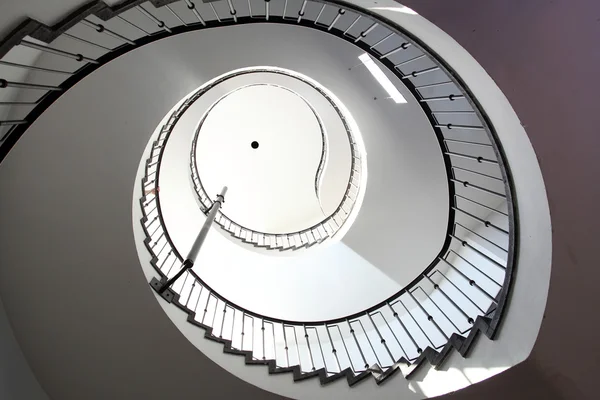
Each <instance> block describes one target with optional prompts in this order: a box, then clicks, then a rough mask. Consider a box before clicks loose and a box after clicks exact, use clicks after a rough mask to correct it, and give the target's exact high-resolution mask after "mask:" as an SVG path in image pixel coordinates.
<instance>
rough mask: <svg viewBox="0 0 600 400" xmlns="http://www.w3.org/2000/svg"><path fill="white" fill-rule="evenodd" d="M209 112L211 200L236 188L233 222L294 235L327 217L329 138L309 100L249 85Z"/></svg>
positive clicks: (200, 155) (205, 135) (203, 174)
mask: <svg viewBox="0 0 600 400" xmlns="http://www.w3.org/2000/svg"><path fill="white" fill-rule="evenodd" d="M264 83H268V82H264ZM206 112H208V114H207V115H206V117H205V119H204V122H203V123H202V126H201V127H200V129H199V135H198V141H197V149H196V160H197V161H196V163H197V164H198V174H199V176H200V179H201V180H202V184H203V185H204V187H205V190H206V191H207V193H209V195H210V196H212V193H217V192H216V191H217V190H218V187H222V186H227V187H228V188H229V192H228V195H227V214H226V215H227V216H228V218H230V219H231V220H232V221H235V222H236V223H238V224H240V225H242V226H245V227H246V228H249V229H252V230H255V231H258V232H265V233H288V232H297V231H301V230H303V229H306V228H309V227H311V226H313V225H315V224H317V223H319V222H320V221H322V220H323V219H324V218H325V217H326V215H324V213H323V211H322V210H321V206H320V203H319V199H318V197H317V193H316V190H315V179H316V176H317V170H318V168H319V163H320V161H321V154H322V152H323V138H322V134H325V133H322V132H321V127H320V125H319V121H318V119H317V116H316V115H315V114H314V113H313V110H312V109H311V108H310V105H309V104H307V103H306V101H305V100H304V99H302V97H300V96H298V95H297V94H295V93H294V92H291V91H290V90H288V89H287V88H283V87H277V86H266V85H262V86H249V87H242V88H241V89H237V90H236V91H234V92H231V93H229V94H227V95H226V97H224V98H222V99H220V100H218V102H217V103H216V104H215V105H214V107H213V108H211V109H210V111H206ZM253 141H256V142H257V143H258V145H259V147H258V148H257V149H253V148H252V147H251V146H250V143H252V142H253ZM183 154H185V153H183ZM342 196H343V192H342V194H341V195H340V197H339V200H338V201H340V200H341V197H342Z"/></svg>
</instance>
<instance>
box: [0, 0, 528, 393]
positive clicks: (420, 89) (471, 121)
mask: <svg viewBox="0 0 600 400" xmlns="http://www.w3.org/2000/svg"><path fill="white" fill-rule="evenodd" d="M272 1H273V2H276V1H279V2H283V3H284V6H283V7H281V8H279V7H271V8H269V6H268V4H269V3H268V2H265V7H264V9H263V10H248V11H249V12H244V11H243V9H244V7H245V5H246V4H248V3H247V2H246V1H242V0H230V1H227V6H228V7H227V8H228V9H229V14H228V15H219V14H218V12H217V9H216V8H215V7H213V4H212V3H210V4H209V7H210V10H212V14H211V13H210V12H206V11H207V10H206V5H204V4H202V3H198V5H196V4H195V3H194V2H192V1H190V0H185V1H165V0H160V1H155V2H152V4H156V5H157V6H160V7H159V8H157V9H155V8H153V7H152V6H151V5H150V4H148V3H150V2H147V1H144V0H125V1H124V2H122V3H120V4H119V5H116V6H114V7H111V6H107V5H106V4H104V3H103V2H101V1H96V2H92V3H89V4H87V5H85V6H83V7H81V8H80V9H78V10H76V11H75V12H74V13H71V14H70V15H69V16H68V17H67V18H66V19H64V20H63V21H61V22H59V23H58V24H57V25H55V26H53V27H47V26H45V25H43V24H41V23H39V22H37V21H34V20H31V19H29V20H27V21H25V22H24V23H23V24H21V25H19V26H18V27H17V28H16V29H15V30H14V31H13V32H11V34H9V36H8V37H7V38H6V39H4V40H2V41H0V91H1V90H3V89H4V88H7V87H8V85H9V82H8V80H7V79H3V78H2V75H1V74H2V71H3V69H2V68H24V69H35V70H36V71H38V72H39V73H40V74H42V73H48V74H53V75H52V76H53V77H56V76H57V75H59V76H64V77H65V80H64V81H62V82H61V83H56V80H54V81H53V82H52V85H47V84H45V82H37V83H35V84H33V83H32V84H28V83H24V82H10V84H11V90H15V89H16V90H19V93H25V92H26V91H30V92H31V91H35V93H38V94H39V96H38V98H37V99H27V101H7V102H2V103H0V106H1V107H11V110H13V111H14V114H16V115H9V117H10V119H7V120H6V121H2V122H5V123H4V124H2V127H1V128H0V129H7V130H0V161H1V160H2V159H3V158H4V157H5V156H6V154H7V153H8V152H9V151H10V149H11V148H12V146H13V145H14V144H15V143H16V141H17V140H18V139H19V138H20V137H21V136H22V134H23V133H24V132H25V131H26V130H27V128H28V127H29V126H31V124H32V123H33V122H34V121H35V120H36V119H37V118H38V117H39V116H40V115H41V114H42V113H43V112H44V111H45V110H46V109H47V108H48V107H49V106H50V105H51V104H52V103H53V102H54V101H56V99H58V98H59V97H60V96H61V95H62V94H63V93H65V92H66V91H68V89H70V88H71V87H72V86H73V85H74V84H75V83H77V82H79V81H80V80H81V79H83V78H85V77H86V76H87V75H88V74H89V73H91V72H93V71H94V70H95V69H97V68H99V67H100V66H102V65H104V64H106V63H107V62H109V61H111V60H113V59H114V58H116V57H119V56H120V55H122V54H124V53H126V52H128V51H131V50H133V49H135V48H138V47H140V46H143V45H145V44H148V43H151V42H153V41H156V40H159V39H162V38H164V37H167V36H170V35H175V34H180V33H183V32H189V31H193V30H199V29H205V28H212V27H217V26H226V25H235V24H247V23H265V22H274V23H279V24H291V25H300V26H304V27H307V28H311V29H316V30H319V31H322V32H326V33H329V34H332V35H335V36H337V37H339V38H341V39H343V40H346V41H347V42H349V43H353V44H354V45H355V46H357V47H359V48H361V49H362V50H364V51H365V52H367V53H369V54H370V55H371V56H372V57H374V58H376V59H378V61H379V62H380V63H382V64H383V65H384V66H385V67H387V69H388V70H389V71H390V72H391V73H393V74H395V75H396V76H397V77H398V78H399V79H401V80H402V82H403V84H404V85H405V86H406V87H407V88H408V90H409V91H411V93H412V94H413V95H414V96H415V98H416V99H417V100H418V102H419V105H420V106H421V107H422V109H423V111H424V112H425V115H426V116H427V118H428V119H429V122H430V123H431V126H432V129H433V131H434V133H435V135H436V138H437V139H438V142H439V145H440V149H441V154H442V157H443V159H444V162H445V166H446V173H447V177H448V187H449V194H450V196H449V221H448V230H447V239H446V241H445V243H444V245H443V247H442V249H441V250H440V252H439V254H438V256H437V257H436V258H435V259H434V260H433V261H432V263H431V264H430V265H428V266H426V267H425V269H424V271H423V273H422V274H420V275H419V276H418V277H416V278H415V280H414V281H413V282H411V283H410V284H409V285H407V286H406V287H405V288H403V289H402V290H401V291H399V292H398V293H396V294H395V295H393V296H391V297H390V298H388V299H385V300H384V301H382V302H380V303H379V304H376V305H374V306H372V307H369V308H368V309H366V310H362V311H360V312H358V313H355V314H353V315H351V316H346V317H343V318H337V319H332V320H327V321H311V322H308V321H284V320H280V319H277V318H270V317H268V316H264V315H261V314H260V313H256V312H252V311H251V310H247V309H245V308H243V307H241V306H238V305H236V304H234V303H232V302H230V301H228V300H227V299H226V298H224V297H223V296H221V295H219V294H218V293H217V292H215V291H214V290H213V289H212V288H210V286H208V285H207V284H206V283H205V282H204V281H203V280H202V279H201V277H200V276H198V275H197V274H196V273H195V272H194V271H193V270H191V269H190V270H188V271H187V272H185V273H184V274H182V278H181V279H180V280H179V281H177V283H176V284H174V285H173V287H172V288H171V290H172V291H173V293H175V297H174V298H173V302H174V304H176V305H177V306H178V307H180V308H182V309H183V310H185V311H186V312H188V313H190V315H191V316H193V317H194V318H193V321H194V322H195V323H197V324H199V325H201V326H203V327H205V328H207V329H210V331H209V332H210V334H211V336H212V337H213V338H214V339H215V340H222V341H223V343H224V344H225V346H226V347H228V348H230V349H232V350H236V351H246V352H247V351H250V352H251V354H253V357H254V360H258V359H264V360H265V361H269V360H273V362H274V363H275V365H276V366H277V368H286V367H292V366H296V367H297V368H298V371H299V373H300V374H301V375H304V374H311V373H313V372H312V371H313V370H323V372H324V375H323V376H325V378H321V379H322V382H323V383H326V382H330V381H331V380H334V379H337V378H339V377H342V376H346V377H347V378H348V381H349V383H350V384H353V383H356V382H357V381H359V380H361V379H363V378H364V377H366V376H368V375H373V376H374V377H375V379H376V380H377V381H378V382H381V381H383V380H384V379H386V378H387V377H389V376H391V375H392V374H393V373H394V371H396V370H397V369H398V368H400V369H401V370H402V373H403V374H404V375H407V376H410V374H411V372H412V371H413V370H414V368H413V367H414V366H416V365H418V364H419V363H420V362H422V361H423V360H425V359H428V360H429V361H430V362H432V363H433V364H434V365H437V364H438V363H441V362H442V361H443V359H444V357H445V355H447V351H445V350H443V349H447V348H455V349H456V350H457V351H459V353H460V354H462V355H465V354H466V352H467V351H468V350H469V348H470V346H471V345H472V343H473V340H472V339H473V337H474V336H475V335H476V334H477V333H478V332H481V333H484V334H485V335H486V336H488V337H490V338H493V337H494V335H495V334H496V333H497V332H498V327H499V324H500V321H501V317H502V314H503V312H504V311H505V309H506V307H505V305H506V302H507V301H508V298H509V292H510V286H511V281H512V279H513V275H514V268H515V248H516V246H517V239H518V231H517V229H518V225H517V221H516V218H515V210H516V206H517V204H516V199H515V198H514V195H513V187H512V179H511V171H510V169H509V167H508V165H507V164H506V162H505V157H504V155H503V150H502V146H501V143H500V142H499V140H498V137H497V135H496V133H495V131H494V128H493V126H492V125H491V123H490V121H489V119H488V118H487V116H486V115H485V113H484V112H483V110H482V108H481V107H480V105H479V104H478V102H477V99H476V98H475V97H474V96H473V95H472V93H471V92H470V90H469V88H468V87H467V86H466V85H465V84H464V82H462V81H461V80H460V77H459V76H458V74H457V73H456V72H455V71H453V70H452V69H451V68H450V67H449V66H448V65H446V64H445V62H444V60H443V59H441V58H440V57H438V56H437V54H435V52H433V51H432V50H431V49H430V48H428V47H427V46H426V45H425V44H424V43H422V42H421V41H420V40H419V39H418V38H416V37H414V36H413V35H411V34H410V33H409V32H407V31H406V30H404V29H403V28H402V27H401V26H398V25H396V24H394V23H393V22H391V21H389V20H386V19H385V18H384V17H381V16H380V15H377V14H376V13H374V12H372V11H370V10H365V9H360V8H358V7H357V6H354V5H351V4H347V3H345V2H343V1H338V0H327V1H319V2H317V1H309V0H304V1H302V3H301V4H294V5H292V4H288V1H287V0H272ZM140 5H141V6H142V7H143V10H144V11H145V12H144V11H141V10H140V9H139V8H136V6H140ZM163 5H170V7H172V8H171V9H168V10H167V9H166V8H165V9H163V8H162V6H163ZM201 7H204V9H202V8H201ZM281 9H283V14H277V13H278V12H280V11H278V10H281ZM129 10H130V11H129ZM165 10H166V11H165ZM169 10H170V11H169ZM133 12H141V13H143V14H144V15H145V16H146V17H147V18H148V19H149V20H151V21H152V22H153V23H155V24H156V27H154V28H153V29H149V28H148V27H141V26H138V25H135V24H134V23H133V22H132V21H130V20H129V19H128V14H127V13H133ZM162 12H173V13H176V15H177V16H178V21H179V23H177V24H176V25H174V26H166V24H165V23H164V22H163V21H162V20H161V19H160V18H162V17H161V13H162ZM184 13H185V14H184ZM317 13H318V14H317ZM213 14H214V15H213ZM315 14H317V15H316V17H315ZM92 16H94V17H93V18H96V20H97V19H100V20H102V21H107V23H109V22H110V21H112V19H113V18H114V19H115V20H119V21H121V23H122V24H123V23H126V24H128V25H130V26H133V27H134V28H136V29H137V30H138V31H139V32H138V36H136V37H133V36H131V37H128V34H125V33H124V32H121V31H120V29H119V27H118V25H116V24H115V25H114V27H113V26H111V29H110V30H108V29H106V27H104V25H103V24H100V23H94V22H92V23H93V24H94V25H92V27H93V28H94V29H95V30H96V34H97V35H109V36H112V37H113V38H120V42H121V44H119V45H118V46H117V47H114V48H111V50H106V52H105V53H104V54H103V55H102V56H100V57H98V58H95V59H94V58H91V57H86V56H84V55H82V54H79V53H78V52H75V51H69V49H68V48H64V47H62V46H59V47H56V48H55V46H56V45H55V44H53V42H54V40H55V39H57V38H60V37H62V36H63V34H64V33H66V32H67V31H68V30H69V29H70V28H71V27H74V26H77V25H84V24H85V23H84V19H89V18H92ZM186 21H187V22H186ZM88 22H90V20H88ZM86 26H88V28H89V24H86ZM26 36H30V37H31V38H33V39H36V40H37V41H40V42H43V43H47V44H48V46H45V45H39V44H38V43H34V44H36V45H37V47H38V49H39V50H40V51H44V52H49V53H52V54H53V55H55V56H59V57H64V58H65V59H68V60H69V62H70V63H72V64H71V65H72V66H73V67H72V68H71V70H68V69H64V70H63V69H61V70H54V69H51V68H45V67H44V66H43V65H41V64H38V65H15V64H16V63H14V62H12V61H7V60H3V58H4V56H5V55H6V54H7V53H8V51H9V50H11V49H13V48H15V47H18V46H23V45H25V46H27V45H30V43H33V42H30V41H28V42H23V40H24V39H26ZM394 41H396V43H395V44H393V45H390V43H393V42H394ZM72 42H74V40H70V43H72ZM79 42H80V43H83V45H84V46H85V45H86V43H85V42H81V41H79ZM87 42H89V45H101V44H100V43H95V41H94V40H93V39H92V40H87ZM399 44H400V45H399ZM65 46H66V45H65ZM386 46H387V47H386ZM97 47H98V46H97ZM101 50H102V51H104V50H103V49H101ZM408 51H412V54H410V55H408ZM405 52H406V54H407V55H406V56H404V54H405ZM417 63H418V65H417ZM28 85H29V86H28ZM208 89H210V88H208ZM17 100H19V99H17ZM28 106H31V107H33V108H32V109H30V110H29V111H27V107H28ZM19 110H25V111H23V112H21V111H19ZM180 111H181V110H180ZM181 115H182V114H181V113H177V112H176V113H174V114H173V115H172V116H171V118H170V119H169V121H168V122H167V124H166V125H165V128H166V129H162V130H161V131H160V132H159V134H158V137H157V139H156V141H155V142H154V143H153V146H152V148H151V152H150V156H149V158H148V160H147V162H146V166H145V176H144V179H143V181H142V183H141V184H142V191H143V193H146V194H144V195H143V196H141V198H140V206H141V209H142V213H143V215H144V217H143V218H142V221H141V222H142V226H143V229H144V231H145V233H146V237H147V239H146V240H145V245H146V247H147V248H148V250H149V252H150V254H151V255H152V262H151V263H152V265H153V267H154V268H155V269H156V271H157V274H158V275H159V276H160V277H161V278H163V279H166V278H168V277H172V276H174V275H175V274H177V272H178V271H179V270H180V268H181V267H182V262H183V259H182V257H181V255H180V253H179V252H178V250H177V248H176V247H175V246H174V244H173V242H172V240H171V238H170V236H169V233H168V232H167V231H166V229H165V224H164V220H163V216H162V211H161V205H160V196H159V195H158V192H157V190H158V187H159V185H158V182H159V179H160V167H161V162H162V156H163V151H164V148H165V146H166V144H167V142H168V139H169V134H170V130H169V128H172V126H174V124H176V123H177V121H178V120H179V118H180V117H181ZM9 121H10V123H7V122H9ZM14 121H19V123H18V124H14V123H13V122H14ZM461 132H462V133H461ZM465 132H467V133H468V134H469V135H479V136H476V137H475V136H463V135H464V134H465ZM450 154H460V155H464V156H467V157H457V156H450ZM484 160H485V161H486V162H483V161H484ZM488 161H492V162H488ZM152 190H154V192H152ZM501 205H502V208H501V207H500V206H501ZM454 209H461V210H464V211H466V212H468V213H469V214H471V215H473V216H475V217H476V218H475V219H474V218H471V217H469V215H467V214H464V213H455V211H454ZM469 218H470V221H471V222H469ZM481 221H483V223H482V222H481ZM474 222H475V224H476V225H470V224H471V223H474ZM487 222H489V223H487ZM477 223H479V224H478V225H477ZM496 228H500V230H501V231H499V230H498V229H496ZM502 231H504V232H506V234H504V233H503V232H502ZM492 232H493V233H492ZM490 243H492V244H493V245H492V246H489V244H490ZM217 312H222V314H223V315H222V316H221V318H216V316H217ZM229 316H231V317H229ZM265 326H267V327H270V328H268V329H265ZM355 327H357V328H355ZM260 328H263V329H260ZM355 329H358V330H355ZM245 333H246V334H245ZM465 335H466V338H465V340H455V339H454V338H455V337H457V336H458V337H463V338H464V337H465ZM302 337H304V339H305V341H304V342H302V340H301V339H300V340H299V338H302ZM248 338H249V339H248ZM440 349H442V351H439V350H440ZM294 357H295V359H294ZM344 371H345V372H344ZM311 376H312V375H311Z"/></svg>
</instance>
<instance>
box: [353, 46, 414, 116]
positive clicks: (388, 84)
mask: <svg viewBox="0 0 600 400" xmlns="http://www.w3.org/2000/svg"><path fill="white" fill-rule="evenodd" d="M358 59H359V60H360V61H361V62H362V63H363V64H364V65H365V67H367V69H368V70H369V72H370V73H371V75H373V77H374V78H375V79H376V80H377V82H379V84H380V85H381V87H383V88H384V89H385V91H386V92H387V94H388V95H389V96H390V98H391V99H392V100H394V101H395V102H396V104H398V103H403V104H404V103H406V99H405V98H404V96H402V94H401V93H400V92H399V91H398V89H396V86H394V84H393V83H392V81H390V80H389V78H388V77H387V76H386V75H385V74H384V73H383V71H382V70H381V68H379V66H377V64H375V61H373V59H372V58H371V57H370V56H369V55H368V54H367V53H364V54H363V55H361V56H359V57H358Z"/></svg>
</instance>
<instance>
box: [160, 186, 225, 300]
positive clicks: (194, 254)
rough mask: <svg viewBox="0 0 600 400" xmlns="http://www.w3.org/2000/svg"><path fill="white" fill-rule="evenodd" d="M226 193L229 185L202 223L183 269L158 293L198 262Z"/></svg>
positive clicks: (222, 191) (219, 195)
mask: <svg viewBox="0 0 600 400" xmlns="http://www.w3.org/2000/svg"><path fill="white" fill-rule="evenodd" d="M225 193H227V186H224V187H223V190H221V193H220V194H218V195H217V200H215V202H214V203H213V205H212V207H211V208H210V211H209V212H208V215H207V216H206V220H205V221H204V225H202V229H200V233H198V236H197V237H196V240H195V241H194V244H193V245H192V248H191V249H190V251H189V253H188V256H187V258H186V259H185V261H184V262H183V265H182V266H181V269H180V270H179V272H177V274H176V275H175V276H174V277H172V278H171V279H169V280H168V281H167V282H165V284H164V285H162V287H161V288H160V289H158V293H161V294H162V293H163V292H164V291H165V290H167V288H168V287H170V286H171V285H172V284H173V283H175V281H176V280H177V279H179V278H180V277H181V275H183V274H184V273H185V272H186V271H188V270H189V269H191V268H192V267H193V266H194V262H196V258H198V253H199V252H200V248H201V247H202V244H203V243H204V240H205V239H206V236H207V235H208V231H209V230H210V227H211V226H212V224H213V221H214V220H215V217H216V216H217V212H218V211H219V209H220V208H221V205H222V204H223V203H224V202H225Z"/></svg>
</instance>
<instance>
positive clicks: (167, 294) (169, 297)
mask: <svg viewBox="0 0 600 400" xmlns="http://www.w3.org/2000/svg"><path fill="white" fill-rule="evenodd" d="M166 283H167V280H166V279H165V278H163V279H161V280H158V279H156V278H152V280H151V281H150V286H152V289H154V291H155V292H156V293H158V294H159V295H160V296H161V297H162V298H163V299H165V300H166V301H167V303H171V302H172V301H173V299H174V298H175V292H173V290H172V289H171V288H167V289H164V290H162V292H161V289H162V288H163V287H164V285H165V284H166Z"/></svg>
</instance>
